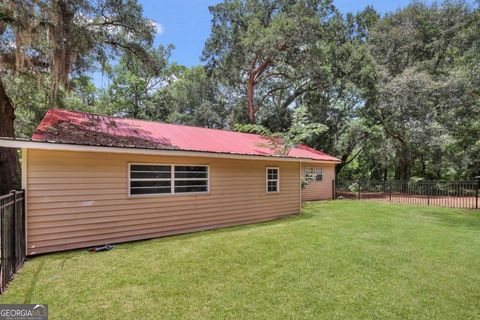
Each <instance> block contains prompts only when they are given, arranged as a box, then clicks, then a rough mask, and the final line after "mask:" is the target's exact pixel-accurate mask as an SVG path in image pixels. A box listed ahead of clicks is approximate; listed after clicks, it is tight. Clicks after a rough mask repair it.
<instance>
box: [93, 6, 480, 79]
mask: <svg viewBox="0 0 480 320" xmlns="http://www.w3.org/2000/svg"><path fill="white" fill-rule="evenodd" d="M139 1H140V3H141V4H142V5H143V9H144V15H145V16H146V17H148V18H150V19H152V20H153V21H155V22H156V23H157V26H158V31H159V32H158V33H157V37H156V39H155V44H156V45H158V44H163V45H167V44H173V45H174V46H175V49H174V50H173V52H172V56H171V58H170V61H171V62H177V63H178V64H181V65H185V66H188V67H191V66H194V65H198V64H200V63H201V61H200V56H201V54H202V50H203V46H204V43H205V40H206V39H207V38H208V36H209V34H210V22H211V16H210V12H209V11H208V7H209V6H211V5H214V4H216V3H219V2H222V1H221V0H139ZM409 2H410V0H377V1H375V0H334V4H335V6H336V7H337V8H338V9H339V10H340V11H341V12H343V13H347V12H358V11H360V10H362V9H363V8H365V7H366V6H367V5H372V6H373V7H374V8H375V9H376V10H377V11H378V12H380V13H381V14H384V13H386V12H391V11H394V10H396V9H399V8H401V7H404V6H406V5H407V4H408V3H409ZM425 2H426V3H432V1H431V0H425ZM469 2H473V0H471V1H469ZM93 78H94V82H95V84H96V85H98V86H101V87H103V86H105V85H107V83H106V81H107V80H106V78H105V77H103V76H102V75H101V73H99V72H96V73H94V74H93Z"/></svg>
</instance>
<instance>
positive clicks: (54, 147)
mask: <svg viewBox="0 0 480 320" xmlns="http://www.w3.org/2000/svg"><path fill="white" fill-rule="evenodd" d="M0 147H4V148H18V149H36V150H51V151H80V152H82V151H83V152H107V153H124V154H125V153H126V154H144V155H159V156H184V157H208V158H227V159H245V160H275V161H290V162H299V161H308V162H310V161H313V162H324V163H337V161H331V160H316V159H311V158H301V157H282V156H258V155H249V154H239V153H225V152H208V151H194V150H172V149H155V148H139V147H129V146H124V147H119V146H100V145H88V144H71V143H61V142H53V141H35V140H27V139H13V138H2V137H0Z"/></svg>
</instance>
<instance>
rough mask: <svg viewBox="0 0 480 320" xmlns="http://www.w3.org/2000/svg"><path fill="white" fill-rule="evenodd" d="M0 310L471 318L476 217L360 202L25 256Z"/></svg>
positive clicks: (478, 267)
mask: <svg viewBox="0 0 480 320" xmlns="http://www.w3.org/2000/svg"><path fill="white" fill-rule="evenodd" d="M0 303H47V304H48V305H49V313H50V319H170V318H187V319H212V318H214V319H225V318H237V319H283V318H291V319H305V318H310V319H322V318H324V319H354V318H355V319H405V318H409V319H478V318H480V211H477V212H475V211H466V210H454V209H446V208H434V207H424V206H408V205H393V204H381V203H373V202H363V201H348V200H343V201H330V202H320V203H312V204H307V205H305V207H304V210H303V213H302V214H301V215H300V216H295V217H291V218H288V219H282V220H277V221H274V222H269V223H261V224H255V225H248V226H242V227H234V228H228V229H222V230H215V231H209V232H200V233H195V234H189V235H182V236H175V237H169V238H163V239H155V240H150V241H142V242H135V243H129V244H123V245H119V246H117V247H116V248H115V249H114V250H112V251H109V252H104V253H89V252H86V251H84V250H77V251H70V252H65V253H59V254H50V255H44V256H40V257H36V258H33V259H30V260H29V261H28V262H27V263H26V264H25V266H24V267H23V270H22V271H21V272H20V273H19V274H18V275H17V278H16V279H15V280H14V281H13V283H12V284H11V285H10V287H9V289H8V291H7V293H6V294H5V295H4V296H0Z"/></svg>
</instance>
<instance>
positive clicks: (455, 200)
mask: <svg viewBox="0 0 480 320" xmlns="http://www.w3.org/2000/svg"><path fill="white" fill-rule="evenodd" d="M334 187H335V188H334V196H335V199H361V200H372V201H387V202H396V203H411V204H423V205H432V206H442V207H450V208H465V209H480V199H479V189H480V180H463V181H446V180H419V181H413V180H390V181H374V180H357V181H341V180H340V181H335V186H334Z"/></svg>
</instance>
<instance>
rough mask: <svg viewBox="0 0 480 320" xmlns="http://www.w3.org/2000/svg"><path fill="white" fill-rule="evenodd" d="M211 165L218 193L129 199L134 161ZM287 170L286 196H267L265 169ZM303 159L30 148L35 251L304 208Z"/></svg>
mask: <svg viewBox="0 0 480 320" xmlns="http://www.w3.org/2000/svg"><path fill="white" fill-rule="evenodd" d="M129 162H145V163H163V164H182V163H184V164H192V165H193V164H199V165H200V164H203V165H209V166H210V193H208V194H196V195H187V194H182V195H180V194H177V195H160V196H148V197H146V196H144V197H136V198H129V197H128V189H127V188H128V163H129ZM270 166H274V167H279V168H280V193H271V194H267V193H266V185H265V184H266V182H265V168H266V167H270ZM299 169H300V164H299V163H298V162H279V161H264V160H237V159H216V158H192V157H160V156H144V155H131V154H130V155H128V154H109V153H96V152H71V151H46V150H43V151H42V150H29V151H28V162H27V181H26V182H27V204H28V212H27V246H28V254H39V253H44V252H52V251H60V250H67V249H73V248H83V247H88V246H95V245H102V244H107V243H118V242H123V241H131V240H139V239H148V238H154V237H159V236H165V235H172V234H179V233H186V232H191V231H197V230H206V229H212V228H217V227H222V226H231V225H238V224H244V223H251V222H256V221H264V220H271V219H275V218H278V217H282V216H286V215H291V214H295V213H298V212H299V211H300V186H299V179H300V172H299V171H300V170H299Z"/></svg>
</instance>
